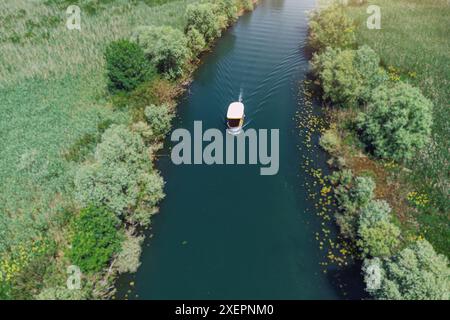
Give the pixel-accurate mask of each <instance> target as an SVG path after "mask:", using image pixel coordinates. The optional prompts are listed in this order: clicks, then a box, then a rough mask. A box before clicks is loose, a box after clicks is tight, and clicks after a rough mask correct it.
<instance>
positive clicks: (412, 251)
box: [363, 240, 450, 300]
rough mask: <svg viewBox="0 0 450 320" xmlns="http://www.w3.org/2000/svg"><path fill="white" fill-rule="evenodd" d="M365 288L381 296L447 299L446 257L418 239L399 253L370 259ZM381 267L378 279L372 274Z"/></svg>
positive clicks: (449, 287)
mask: <svg viewBox="0 0 450 320" xmlns="http://www.w3.org/2000/svg"><path fill="white" fill-rule="evenodd" d="M363 270H364V272H365V279H366V284H367V285H368V287H367V288H366V290H367V291H368V292H369V293H371V294H372V295H373V296H374V297H376V298H378V299H394V300H448V299H449V298H450V296H449V292H450V268H449V266H448V260H447V258H446V257H445V256H443V255H440V254H437V253H436V252H435V251H434V249H433V247H432V246H431V244H430V243H429V242H428V241H426V240H418V241H416V242H414V243H413V244H411V245H410V246H408V247H407V248H405V249H403V250H402V251H400V252H399V253H398V254H397V255H396V256H394V257H392V258H390V259H386V260H381V259H371V260H367V261H366V262H365V267H364V269H363ZM373 270H378V271H377V272H376V273H377V276H378V277H379V279H378V281H374V282H373V281H370V280H373V279H374V277H373V276H372V275H370V274H369V272H370V271H373Z"/></svg>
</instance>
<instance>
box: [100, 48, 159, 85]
mask: <svg viewBox="0 0 450 320" xmlns="http://www.w3.org/2000/svg"><path fill="white" fill-rule="evenodd" d="M105 59H106V70H107V75H108V88H109V90H110V91H111V92H116V91H120V90H123V91H131V90H133V89H134V88H136V87H137V86H138V85H139V84H140V83H142V82H144V81H145V80H147V79H149V78H150V77H151V75H152V73H153V72H154V70H153V68H152V67H151V66H150V65H149V63H148V62H147V60H146V59H145V55H144V52H143V51H142V49H141V47H139V46H138V45H136V44H135V43H132V42H130V41H128V40H118V41H114V42H111V43H110V44H109V46H108V47H107V48H106V52H105Z"/></svg>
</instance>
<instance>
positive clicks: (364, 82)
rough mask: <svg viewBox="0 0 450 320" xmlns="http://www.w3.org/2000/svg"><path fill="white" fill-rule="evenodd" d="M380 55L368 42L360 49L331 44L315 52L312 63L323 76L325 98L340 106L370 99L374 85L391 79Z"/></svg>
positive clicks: (315, 69)
mask: <svg viewBox="0 0 450 320" xmlns="http://www.w3.org/2000/svg"><path fill="white" fill-rule="evenodd" d="M379 63H380V58H379V57H378V55H377V54H376V53H375V51H373V50H372V49H370V48H369V47H367V46H362V47H361V48H359V49H358V50H350V49H346V50H342V49H339V48H337V49H333V48H327V49H326V50H325V51H323V52H322V53H320V54H315V55H314V57H313V59H312V62H311V65H312V68H313V71H314V73H315V75H316V76H317V77H318V78H319V80H320V82H321V85H322V89H323V92H324V94H323V98H324V99H330V100H331V101H332V102H333V103H334V104H337V105H339V106H356V105H358V104H359V103H361V102H365V101H368V100H369V98H370V96H371V94H372V91H373V89H374V88H376V87H377V86H379V85H380V84H382V83H383V82H384V81H386V80H387V75H386V72H385V71H383V69H381V68H380V66H379Z"/></svg>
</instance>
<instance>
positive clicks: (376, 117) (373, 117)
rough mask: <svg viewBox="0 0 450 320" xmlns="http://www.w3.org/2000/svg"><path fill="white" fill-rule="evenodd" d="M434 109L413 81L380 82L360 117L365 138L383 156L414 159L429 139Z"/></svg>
mask: <svg viewBox="0 0 450 320" xmlns="http://www.w3.org/2000/svg"><path fill="white" fill-rule="evenodd" d="M431 112H432V103H431V102H430V101H429V100H428V99H427V98H425V97H424V96H423V95H422V94H421V93H420V91H419V90H418V89H416V88H414V87H412V86H411V85H409V84H406V83H403V82H399V83H396V84H395V85H391V86H380V87H378V88H377V89H376V90H375V91H374V92H373V95H372V98H371V99H370V102H369V103H368V106H367V109H366V111H365V112H364V113H363V114H361V117H360V118H359V119H358V127H359V129H360V130H361V138H362V140H363V141H364V142H366V143H367V145H368V146H369V147H370V148H371V149H372V150H373V152H374V154H375V155H377V156H378V157H380V158H386V159H394V160H399V161H401V160H404V159H410V158H411V157H412V156H413V155H414V154H415V153H416V151H417V150H419V149H421V148H422V147H423V146H424V145H425V144H426V142H427V141H429V138H430V133H431V125H432V114H431Z"/></svg>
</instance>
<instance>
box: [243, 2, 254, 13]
mask: <svg viewBox="0 0 450 320" xmlns="http://www.w3.org/2000/svg"><path fill="white" fill-rule="evenodd" d="M240 2H241V6H242V9H244V11H253V10H254V9H255V5H254V4H253V1H252V0H240Z"/></svg>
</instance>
